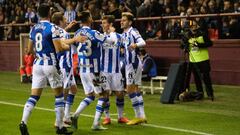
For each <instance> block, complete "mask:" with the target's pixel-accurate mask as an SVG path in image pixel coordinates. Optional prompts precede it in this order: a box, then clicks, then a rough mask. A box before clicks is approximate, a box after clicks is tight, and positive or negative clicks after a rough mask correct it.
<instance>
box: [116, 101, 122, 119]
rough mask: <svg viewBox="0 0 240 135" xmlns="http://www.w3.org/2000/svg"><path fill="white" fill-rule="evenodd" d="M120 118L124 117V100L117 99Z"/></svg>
mask: <svg viewBox="0 0 240 135" xmlns="http://www.w3.org/2000/svg"><path fill="white" fill-rule="evenodd" d="M116 105H117V111H118V118H122V117H123V107H124V98H116Z"/></svg>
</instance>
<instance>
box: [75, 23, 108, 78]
mask: <svg viewBox="0 0 240 135" xmlns="http://www.w3.org/2000/svg"><path fill="white" fill-rule="evenodd" d="M78 35H82V36H86V37H87V40H86V42H85V43H78V44H77V52H78V58H79V66H80V72H84V73H86V72H87V73H96V72H99V70H100V57H101V48H100V43H103V42H104V41H105V39H106V38H105V36H104V35H102V34H100V33H99V32H98V31H95V30H92V29H91V28H89V27H87V26H83V27H82V28H80V29H79V30H78V31H77V32H76V33H75V36H78Z"/></svg>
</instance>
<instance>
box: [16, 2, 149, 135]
mask: <svg viewBox="0 0 240 135" xmlns="http://www.w3.org/2000/svg"><path fill="white" fill-rule="evenodd" d="M38 15H39V17H40V22H39V23H37V24H35V25H34V26H33V27H32V28H31V31H30V34H29V35H30V40H29V43H28V52H29V53H35V55H36V58H35V60H34V65H33V73H32V90H31V95H30V97H29V99H28V100H27V102H26V104H25V106H24V110H23V116H22V121H21V123H20V125H19V127H20V131H21V134H22V135H29V132H28V129H27V121H28V118H29V116H30V113H31V111H32V110H33V108H34V107H35V105H36V103H37V101H38V100H39V99H40V96H41V93H42V90H43V88H45V87H46V85H47V82H49V84H50V86H51V88H52V89H53V90H54V92H55V113H56V121H55V127H56V133H57V134H72V133H73V132H72V131H69V130H68V129H67V127H68V126H69V125H70V126H72V127H73V128H74V129H77V128H78V117H79V115H80V114H81V112H82V111H83V110H84V109H85V108H86V107H87V106H88V105H89V104H90V103H92V102H93V101H94V100H95V96H96V95H98V101H97V105H96V112H95V117H94V121H93V124H92V127H91V128H92V129H93V130H104V129H106V128H105V127H103V126H102V124H104V125H106V124H110V123H111V119H110V114H109V107H110V102H109V92H110V90H111V91H114V92H115V95H116V106H117V111H118V123H126V124H127V125H135V124H139V123H145V122H147V120H146V116H145V112H144V105H143V97H142V95H141V93H140V91H139V88H138V86H139V85H141V75H142V65H141V61H140V59H139V56H138V54H137V53H136V48H138V47H143V46H145V44H146V43H145V41H144V40H143V39H142V37H141V35H140V34H139V32H138V31H137V30H136V29H134V28H132V23H133V20H134V17H133V15H132V14H131V13H129V12H125V13H123V14H122V18H121V28H122V29H123V33H122V34H118V33H116V32H115V29H114V27H113V26H112V24H113V23H114V17H113V16H111V15H107V16H103V18H102V28H103V32H104V33H103V34H102V33H100V32H98V31H96V30H92V29H91V23H92V22H93V20H92V17H91V14H90V13H89V12H88V11H83V12H81V13H80V15H79V18H80V20H79V21H80V22H81V24H80V25H81V26H80V29H78V30H77V31H76V32H75V35H74V37H73V38H71V37H70V34H69V33H68V32H67V29H68V28H70V27H71V26H72V25H74V24H75V23H76V22H72V23H70V24H69V25H68V26H66V19H65V18H64V16H63V14H62V13H61V12H56V13H54V14H52V15H51V22H50V7H49V6H48V5H46V4H41V5H40V6H39V8H38ZM121 49H123V50H124V62H123V63H124V64H121V63H120V51H121ZM73 53H77V54H78V63H79V74H80V77H81V81H82V85H83V89H84V92H85V95H86V97H85V98H84V99H83V100H82V101H81V102H80V104H79V106H78V108H77V110H76V111H75V112H74V114H73V115H72V116H71V115H70V110H71V106H72V104H73V101H74V97H75V95H76V93H77V86H76V82H75V79H74V76H73V67H72V55H73ZM123 65H124V68H125V76H126V90H127V93H128V95H129V98H130V100H131V102H132V106H133V109H134V112H135V117H134V118H133V119H132V120H128V119H127V118H126V117H124V116H123V108H124V84H123V81H122V74H121V71H120V68H121V66H123ZM59 71H61V72H60V73H61V74H59ZM103 112H105V119H104V121H103V123H102V124H100V118H101V115H102V114H103Z"/></svg>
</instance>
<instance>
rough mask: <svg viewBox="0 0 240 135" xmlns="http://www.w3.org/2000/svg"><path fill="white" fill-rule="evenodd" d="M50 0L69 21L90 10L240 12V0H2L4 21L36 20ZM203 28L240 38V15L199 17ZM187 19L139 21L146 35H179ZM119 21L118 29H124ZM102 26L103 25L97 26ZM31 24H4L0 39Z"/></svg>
mask: <svg viewBox="0 0 240 135" xmlns="http://www.w3.org/2000/svg"><path fill="white" fill-rule="evenodd" d="M42 2H45V3H48V4H49V5H50V6H51V7H52V8H51V9H52V11H53V12H54V11H61V12H63V13H64V16H65V17H66V18H67V21H68V22H71V21H72V20H76V19H77V16H78V15H77V14H78V13H79V12H81V11H84V10H89V11H90V12H91V14H92V15H93V19H95V20H98V19H101V16H102V15H106V14H111V15H114V16H115V17H116V19H119V18H121V13H122V12H125V11H129V12H132V13H133V14H134V15H135V16H136V17H156V16H173V15H174V16H186V15H194V14H213V13H236V12H240V1H239V0H0V24H16V23H25V24H29V25H31V24H34V23H37V22H38V16H37V14H36V10H37V7H38V6H39V4H40V3H42ZM196 19H197V21H198V22H199V25H201V28H202V30H203V31H205V32H207V33H209V36H210V37H211V38H213V39H217V38H240V25H238V24H239V22H240V19H239V16H237V17H229V16H228V17H205V18H200V19H199V18H196ZM185 22H188V21H187V20H186V19H168V20H154V21H138V22H136V23H135V26H136V27H138V29H139V31H140V33H141V34H142V35H143V37H144V38H148V39H177V38H180V36H179V34H178V33H180V32H181V31H182V29H183V28H184V27H186V26H185ZM119 27H120V25H119V23H116V28H117V31H120V28H119ZM96 28H100V27H96ZM29 29H30V27H29V26H5V27H0V40H18V39H19V34H20V33H28V32H29Z"/></svg>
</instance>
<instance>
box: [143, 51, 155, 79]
mask: <svg viewBox="0 0 240 135" xmlns="http://www.w3.org/2000/svg"><path fill="white" fill-rule="evenodd" d="M139 54H140V59H141V61H142V80H143V81H150V80H151V78H152V77H155V76H157V66H156V63H155V61H154V59H153V58H152V57H151V56H149V55H148V54H147V52H146V50H145V49H144V48H141V49H140V51H139Z"/></svg>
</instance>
